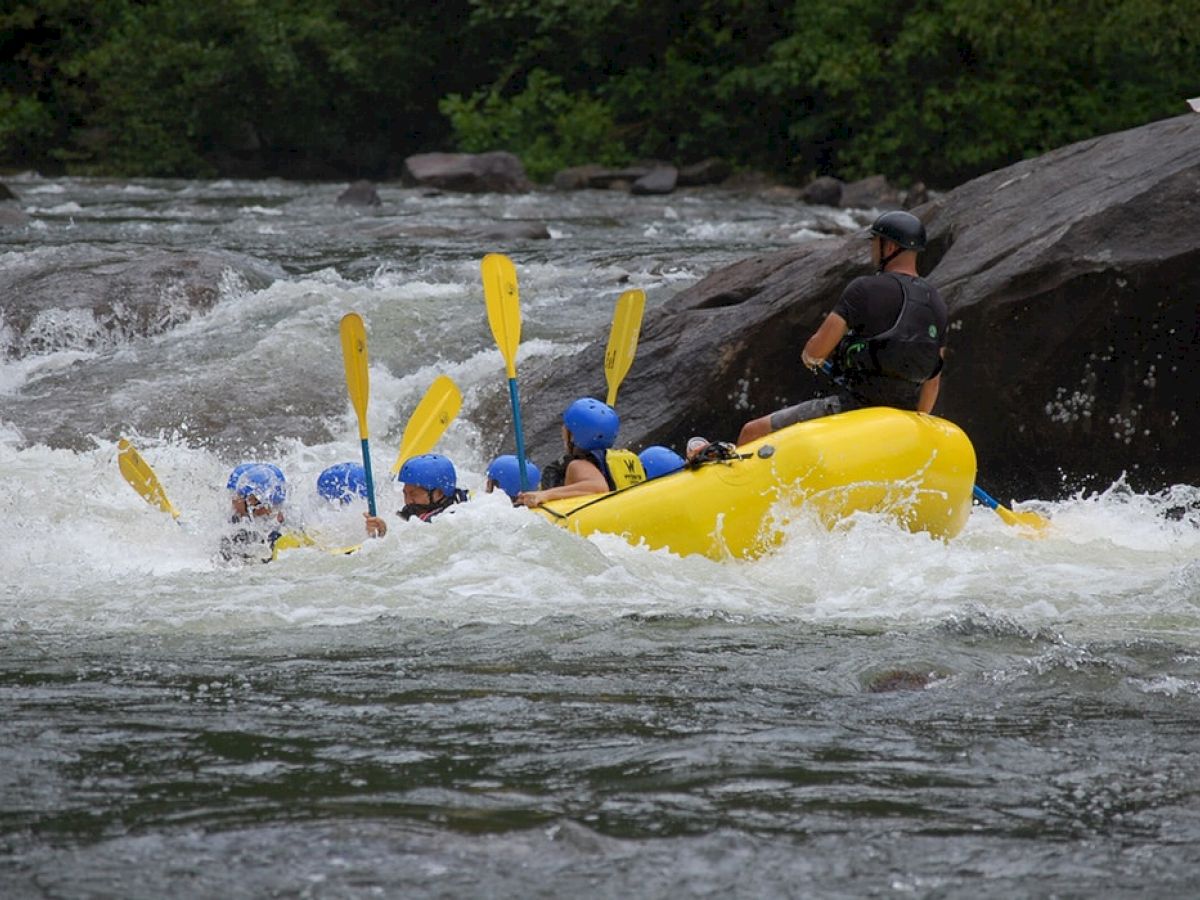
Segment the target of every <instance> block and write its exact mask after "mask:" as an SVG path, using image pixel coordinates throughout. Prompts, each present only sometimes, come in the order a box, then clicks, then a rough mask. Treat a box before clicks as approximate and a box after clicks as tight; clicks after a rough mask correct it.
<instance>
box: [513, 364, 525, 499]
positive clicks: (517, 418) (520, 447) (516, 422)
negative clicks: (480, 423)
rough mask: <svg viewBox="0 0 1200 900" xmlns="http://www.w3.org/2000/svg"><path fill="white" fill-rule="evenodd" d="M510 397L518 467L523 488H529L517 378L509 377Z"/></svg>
mask: <svg viewBox="0 0 1200 900" xmlns="http://www.w3.org/2000/svg"><path fill="white" fill-rule="evenodd" d="M508 398H509V400H511V401H512V411H513V432H514V434H515V435H516V438H517V468H518V469H519V470H520V475H521V490H523V491H527V490H529V476H528V475H527V474H526V473H525V429H523V428H522V427H521V401H520V400H519V399H518V398H517V379H515V378H510V379H508Z"/></svg>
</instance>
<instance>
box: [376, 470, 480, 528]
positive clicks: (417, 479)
mask: <svg viewBox="0 0 1200 900" xmlns="http://www.w3.org/2000/svg"><path fill="white" fill-rule="evenodd" d="M396 481H397V482H398V483H400V484H403V485H404V506H403V507H401V508H400V510H399V511H398V513H397V515H399V516H400V518H401V519H404V520H405V521H406V522H407V521H408V520H409V519H412V518H416V519H420V520H421V521H422V522H428V521H429V520H430V519H432V518H434V517H435V516H437V515H439V514H440V513H442V512H445V511H446V510H447V509H449V508H450V507H451V506H453V505H454V504H456V503H462V502H463V501H464V500H467V499H469V497H468V495H467V492H466V491H464V490H461V489H460V488H459V487H458V473H457V472H456V471H455V470H454V463H452V462H450V460H449V459H447V458H446V457H444V456H442V455H441V454H440V453H422V454H421V455H420V456H414V457H413V458H412V459H410V460H407V461H405V463H404V465H402V466H401V467H400V471H399V472H397V473H396ZM365 516H366V520H367V534H368V535H369V536H371V537H383V536H384V535H385V534H387V523H386V522H385V521H384V520H383V518H382V517H380V516H372V515H370V514H369V513H366V514H365Z"/></svg>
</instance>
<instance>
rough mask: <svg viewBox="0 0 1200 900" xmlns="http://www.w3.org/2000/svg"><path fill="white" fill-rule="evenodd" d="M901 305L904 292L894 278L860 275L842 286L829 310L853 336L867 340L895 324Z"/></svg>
mask: <svg viewBox="0 0 1200 900" xmlns="http://www.w3.org/2000/svg"><path fill="white" fill-rule="evenodd" d="M903 303H904V293H903V291H901V290H900V283H899V282H898V281H897V280H896V279H895V278H893V277H891V276H890V275H863V276H860V277H858V278H855V279H854V280H853V281H851V282H850V283H849V284H848V285H846V289H845V290H844V291H842V296H840V297H839V298H838V302H837V304H836V305H835V306H834V307H833V311H834V312H835V313H837V314H838V315H839V316H841V317H842V318H843V319H845V320H846V325H847V327H848V328H849V329H850V331H851V332H852V333H853V334H854V335H855V336H856V337H867V338H869V337H874V336H875V335H877V334H883V333H884V332H885V331H887V330H888V329H889V328H891V327H892V325H894V324H895V322H896V319H898V318H899V317H900V307H901V306H902V305H903ZM942 330H943V332H944V331H945V329H944V328H943V329H942Z"/></svg>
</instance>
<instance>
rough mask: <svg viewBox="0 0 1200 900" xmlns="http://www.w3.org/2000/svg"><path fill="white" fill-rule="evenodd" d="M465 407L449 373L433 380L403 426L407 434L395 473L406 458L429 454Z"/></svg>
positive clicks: (394, 469)
mask: <svg viewBox="0 0 1200 900" xmlns="http://www.w3.org/2000/svg"><path fill="white" fill-rule="evenodd" d="M460 409H462V392H461V391H459V389H458V385H456V384H455V383H454V382H453V381H452V380H451V379H450V377H449V376H447V375H439V376H438V377H437V378H435V379H433V384H431V385H430V386H429V389H428V390H427V391H425V396H424V397H422V398H421V402H420V403H418V404H417V408H416V409H414V410H413V414H412V415H411V416H410V417H409V419H408V424H407V425H406V426H404V435H403V436H402V437H401V438H400V453H399V455H398V456H397V457H396V463H395V465H393V466H392V474H393V475H395V474H396V473H397V472H399V471H400V467H401V466H402V465H404V461H405V460H408V459H412V458H413V457H414V456H420V455H421V454H422V453H428V452H429V451H430V450H432V449H433V448H434V445H435V444H437V442H438V441H439V440H440V439H441V437H442V435H443V434H445V433H446V428H447V427H448V426H449V425H450V423H451V422H452V421H454V417H455V416H457V415H458V411H459V410H460Z"/></svg>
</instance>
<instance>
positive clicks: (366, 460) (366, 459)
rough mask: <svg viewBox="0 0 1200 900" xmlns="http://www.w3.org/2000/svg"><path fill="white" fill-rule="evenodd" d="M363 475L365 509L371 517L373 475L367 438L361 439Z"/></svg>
mask: <svg viewBox="0 0 1200 900" xmlns="http://www.w3.org/2000/svg"><path fill="white" fill-rule="evenodd" d="M362 458H363V476H364V477H365V478H366V482H367V509H368V510H369V511H370V513H371V518H374V517H375V476H373V475H372V474H371V444H370V442H369V441H368V440H367V438H363V439H362Z"/></svg>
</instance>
